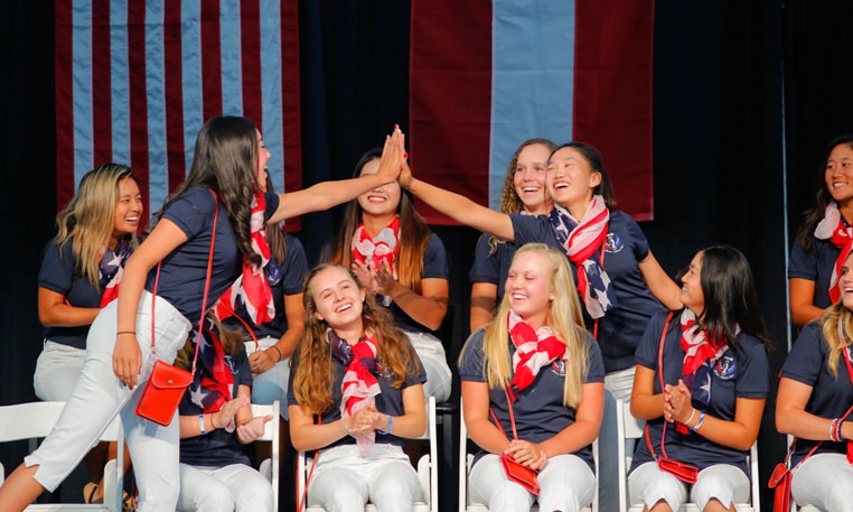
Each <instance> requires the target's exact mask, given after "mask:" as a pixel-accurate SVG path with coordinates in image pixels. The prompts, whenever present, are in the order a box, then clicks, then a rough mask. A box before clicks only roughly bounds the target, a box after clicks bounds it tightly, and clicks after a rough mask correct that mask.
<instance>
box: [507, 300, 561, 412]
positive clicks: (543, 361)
mask: <svg viewBox="0 0 853 512" xmlns="http://www.w3.org/2000/svg"><path fill="white" fill-rule="evenodd" d="M506 322H507V329H508V330H509V337H510V339H511V340H512V343H513V345H515V353H514V354H513V355H512V368H513V371H514V373H515V375H513V377H512V381H511V382H510V386H509V387H510V394H511V395H512V399H513V401H515V400H518V393H519V392H521V391H522V390H524V389H525V388H526V387H527V386H529V385H531V384H533V381H534V380H536V376H537V375H538V374H539V370H540V369H541V368H542V367H543V366H547V365H549V364H551V362H552V361H554V360H555V359H557V358H559V357H562V358H564V359H565V358H568V352H567V351H566V345H565V343H563V342H562V341H560V340H559V339H558V338H557V337H556V336H554V333H553V332H552V331H551V328H550V327H548V326H547V325H543V326H542V327H540V328H539V329H538V330H536V331H534V330H533V327H531V326H530V324H528V323H527V322H525V321H524V320H522V319H521V317H520V316H518V314H517V313H516V312H515V311H513V310H509V314H508V315H507V319H506Z"/></svg>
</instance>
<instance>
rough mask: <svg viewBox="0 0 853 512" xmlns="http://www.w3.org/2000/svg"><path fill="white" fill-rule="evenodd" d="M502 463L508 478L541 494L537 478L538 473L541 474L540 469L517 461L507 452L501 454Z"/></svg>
mask: <svg viewBox="0 0 853 512" xmlns="http://www.w3.org/2000/svg"><path fill="white" fill-rule="evenodd" d="M501 463H503V466H504V471H506V476H507V478H509V479H510V480H512V481H513V482H515V483H517V484H519V485H521V486H522V487H524V488H525V489H527V490H528V491H529V492H531V493H533V494H535V495H536V496H539V481H538V480H537V479H536V475H537V474H539V472H538V471H536V470H535V469H531V468H529V467H527V466H525V465H524V464H522V463H520V462H516V460H515V459H513V458H512V457H511V456H510V455H507V454H506V453H502V454H501Z"/></svg>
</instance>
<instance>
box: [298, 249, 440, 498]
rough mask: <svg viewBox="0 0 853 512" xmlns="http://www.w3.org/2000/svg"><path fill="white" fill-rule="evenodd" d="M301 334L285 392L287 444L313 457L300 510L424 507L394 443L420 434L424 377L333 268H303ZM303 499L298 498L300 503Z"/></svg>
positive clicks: (398, 335)
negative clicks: (370, 505)
mask: <svg viewBox="0 0 853 512" xmlns="http://www.w3.org/2000/svg"><path fill="white" fill-rule="evenodd" d="M303 297H304V301H305V334H304V335H303V337H302V339H301V340H300V342H299V344H298V345H297V349H296V352H295V353H294V356H293V362H294V367H293V369H292V371H291V383H290V386H289V391H288V403H289V405H290V437H291V442H292V444H293V447H294V448H295V449H297V450H300V451H312V452H313V456H314V463H315V466H314V468H313V469H312V470H311V472H310V476H309V482H308V484H307V487H308V495H307V496H308V499H307V502H308V505H315V504H316V505H320V506H322V507H323V508H324V509H326V511H327V512H343V511H363V510H364V506H365V504H366V503H367V502H368V501H369V502H371V503H373V504H374V505H375V506H376V509H377V510H378V511H379V512H399V511H401V510H410V509H411V506H412V502H415V501H423V498H422V496H421V494H422V493H421V487H420V483H419V481H418V477H417V474H416V473H415V470H414V468H413V467H412V465H411V464H410V463H409V458H408V456H407V455H406V454H405V453H403V448H402V445H403V439H405V438H414V437H419V436H421V435H423V433H424V432H425V431H426V425H427V424H426V414H425V409H424V389H423V383H424V382H425V381H426V374H425V373H424V371H423V367H422V366H421V364H420V360H419V359H418V356H417V354H416V353H415V350H414V349H413V348H412V346H411V344H410V343H409V341H408V339H407V338H406V336H405V335H404V334H403V332H402V331H400V330H399V329H398V328H397V327H395V326H394V321H393V320H392V319H391V316H390V315H389V314H388V313H387V312H386V310H385V309H384V308H381V307H377V306H376V303H375V302H374V299H373V294H372V293H368V291H367V289H366V288H364V287H363V286H360V285H359V283H358V280H357V278H356V276H355V274H354V273H353V272H352V271H351V270H349V269H347V268H344V267H342V266H339V265H320V266H318V267H315V268H314V269H313V270H312V271H311V272H309V274H308V276H307V278H306V281H305V287H304V289H303ZM301 499H302V496H300V497H298V498H297V500H301Z"/></svg>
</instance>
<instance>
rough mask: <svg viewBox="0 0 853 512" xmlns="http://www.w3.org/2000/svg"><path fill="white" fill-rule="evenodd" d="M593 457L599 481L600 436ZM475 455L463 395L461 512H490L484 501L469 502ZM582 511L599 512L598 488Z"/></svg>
mask: <svg viewBox="0 0 853 512" xmlns="http://www.w3.org/2000/svg"><path fill="white" fill-rule="evenodd" d="M592 457H593V459H594V460H595V468H596V477H595V480H596V482H598V438H596V439H595V441H593V442H592ZM473 459H474V456H473V455H469V454H468V427H467V426H466V425H465V409H464V404H463V403H462V397H460V398H459V510H460V512H488V510H489V509H488V508H487V507H486V506H485V505H483V504H482V503H471V504H469V503H468V471H469V470H470V469H471V462H472V461H473ZM538 510H539V507H538V505H533V508H532V509H531V512H535V511H538ZM581 512H598V489H596V491H595V492H594V493H593V497H592V504H591V506H588V507H584V508H582V509H581Z"/></svg>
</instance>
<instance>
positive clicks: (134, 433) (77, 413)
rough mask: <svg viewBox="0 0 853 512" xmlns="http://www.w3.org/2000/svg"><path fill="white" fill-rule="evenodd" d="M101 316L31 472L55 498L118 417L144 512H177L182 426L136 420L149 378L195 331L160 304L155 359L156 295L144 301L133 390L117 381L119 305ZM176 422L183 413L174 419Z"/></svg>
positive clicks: (32, 458) (113, 304)
mask: <svg viewBox="0 0 853 512" xmlns="http://www.w3.org/2000/svg"><path fill="white" fill-rule="evenodd" d="M117 304H118V301H113V302H111V303H110V304H109V305H107V307H105V308H104V309H102V310H101V312H100V313H99V314H98V317H97V318H96V319H95V322H94V323H93V324H92V327H91V329H90V330H89V337H88V339H87V341H86V346H87V349H86V363H85V364H84V366H83V371H82V373H81V374H80V378H79V379H77V383H76V384H75V386H74V391H72V393H71V396H70V397H69V398H68V401H67V402H66V404H65V408H64V409H63V411H62V414H61V415H60V417H59V420H58V421H57V423H56V425H55V426H54V427H53V430H52V431H51V433H50V435H49V436H48V437H47V438H46V439H45V440H44V443H42V445H41V447H40V448H39V449H38V450H36V451H35V452H33V453H32V454H31V455H29V456H28V457H26V458H25V459H24V463H25V464H26V465H27V467H30V466H33V465H38V466H39V468H38V470H37V471H36V473H35V479H36V481H38V482H39V483H40V484H41V485H42V486H44V488H45V489H47V490H49V491H53V490H54V489H56V487H57V486H58V485H59V484H60V483H62V481H63V480H65V478H66V477H67V476H68V475H69V473H71V471H73V470H74V468H75V467H77V465H78V464H79V463H80V461H81V460H82V458H83V456H84V455H85V454H86V453H87V452H88V451H89V450H90V449H91V448H92V447H93V446H95V444H97V442H98V439H99V438H100V436H101V434H102V433H103V432H104V430H106V428H107V426H108V425H109V424H110V422H111V421H112V420H113V418H115V416H116V414H118V413H119V412H121V420H122V423H123V425H124V430H125V438H126V439H127V442H128V448H129V450H130V456H131V459H132V460H133V468H134V473H135V475H136V482H137V484H138V485H139V501H140V506H139V508H138V509H137V510H138V511H139V512H161V511H162V512H173V511H174V510H175V504H176V503H177V500H178V443H179V430H178V422H177V421H175V419H174V418H173V420H172V423H171V424H170V425H169V426H168V427H163V426H160V425H158V424H156V423H153V422H150V421H148V420H145V419H142V418H140V417H139V416H137V415H136V414H135V413H134V409H135V407H136V402H137V400H138V399H139V395H140V392H141V390H142V388H143V387H144V384H145V382H146V381H147V380H148V376H149V374H150V373H151V366H152V365H153V364H154V360H155V359H160V360H163V361H165V362H168V363H172V362H173V361H174V360H175V354H176V353H177V351H178V349H179V348H180V347H182V346H183V345H184V343H185V342H186V340H187V335H188V334H189V331H190V323H189V321H188V320H187V319H186V318H184V317H183V316H182V315H181V314H180V313H179V312H178V310H176V309H175V308H174V307H173V306H172V305H171V304H169V303H168V302H167V301H166V300H165V299H162V298H157V306H156V314H157V317H156V340H157V341H156V349H157V354H156V355H153V354H152V353H151V294H150V293H148V292H143V293H142V297H141V298H140V299H139V312H138V313H137V317H136V333H137V340H138V341H139V347H140V349H141V351H142V368H141V371H140V374H139V377H138V380H137V382H138V384H137V387H136V389H135V390H133V391H131V390H129V389H128V388H127V386H125V385H123V384H122V383H121V382H120V381H119V380H118V378H117V377H116V376H115V374H114V373H113V361H112V353H113V347H114V345H115V340H116V330H117V329H116V323H117V322H116V305H117ZM175 417H177V411H175Z"/></svg>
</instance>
